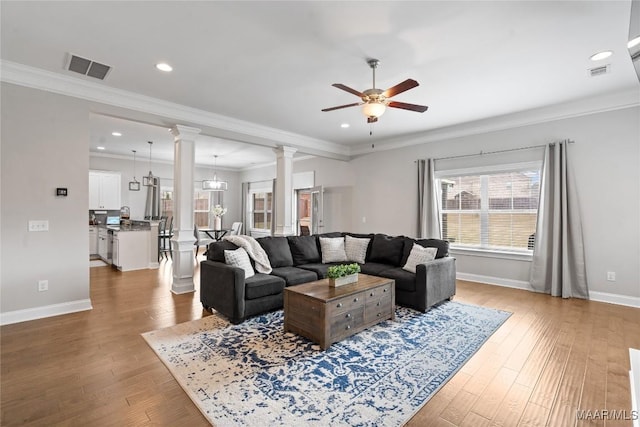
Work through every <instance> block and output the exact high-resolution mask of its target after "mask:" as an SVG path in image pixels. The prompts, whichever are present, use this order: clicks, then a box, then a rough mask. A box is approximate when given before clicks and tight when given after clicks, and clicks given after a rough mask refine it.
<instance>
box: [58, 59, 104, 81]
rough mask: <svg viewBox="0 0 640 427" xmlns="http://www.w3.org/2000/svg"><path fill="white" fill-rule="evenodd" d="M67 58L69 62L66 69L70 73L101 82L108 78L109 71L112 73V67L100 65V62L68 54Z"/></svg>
mask: <svg viewBox="0 0 640 427" xmlns="http://www.w3.org/2000/svg"><path fill="white" fill-rule="evenodd" d="M67 56H68V60H67V66H66V69H67V70H69V71H73V72H75V73H80V74H83V75H85V76H89V77H94V78H96V79H100V80H104V79H105V77H107V74H109V71H111V67H110V66H108V65H104V64H100V63H99V62H95V61H92V60H90V59H86V58H82V57H80V56H77V55H72V54H68V55H67Z"/></svg>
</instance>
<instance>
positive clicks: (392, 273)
mask: <svg viewBox="0 0 640 427" xmlns="http://www.w3.org/2000/svg"><path fill="white" fill-rule="evenodd" d="M377 275H378V276H380V277H386V278H387V279H393V280H395V281H396V289H399V290H401V291H409V292H414V291H415V290H416V275H415V274H413V273H409V272H408V271H406V270H403V269H402V268H400V267H396V268H389V269H387V270H383V271H381V272H379V273H378V274H377Z"/></svg>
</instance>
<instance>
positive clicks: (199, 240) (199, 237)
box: [193, 224, 215, 261]
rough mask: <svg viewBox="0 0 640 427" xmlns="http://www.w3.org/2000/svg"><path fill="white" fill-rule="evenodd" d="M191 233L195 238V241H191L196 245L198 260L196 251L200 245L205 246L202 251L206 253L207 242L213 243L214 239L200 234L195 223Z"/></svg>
mask: <svg viewBox="0 0 640 427" xmlns="http://www.w3.org/2000/svg"><path fill="white" fill-rule="evenodd" d="M193 235H194V236H195V238H196V241H195V242H194V243H193V244H194V245H195V247H196V255H195V257H196V261H197V260H198V251H199V250H200V246H204V247H205V251H204V253H205V254H206V253H207V249H206V248H207V246H209V243H213V242H215V240H214V239H211V238H209V237H204V236H203V235H202V232H201V231H200V230H198V224H195V225H194V226H193Z"/></svg>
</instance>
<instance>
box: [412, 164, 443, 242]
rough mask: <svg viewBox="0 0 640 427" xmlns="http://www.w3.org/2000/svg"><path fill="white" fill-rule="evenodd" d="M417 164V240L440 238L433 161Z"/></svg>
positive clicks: (440, 229) (440, 231)
mask: <svg viewBox="0 0 640 427" xmlns="http://www.w3.org/2000/svg"><path fill="white" fill-rule="evenodd" d="M417 163H418V238H420V239H426V238H435V239H441V238H442V228H441V227H440V213H439V210H438V205H439V203H438V191H437V188H436V180H435V160H434V159H426V160H425V159H420V160H418V161H417Z"/></svg>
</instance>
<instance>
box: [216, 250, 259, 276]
mask: <svg viewBox="0 0 640 427" xmlns="http://www.w3.org/2000/svg"><path fill="white" fill-rule="evenodd" d="M224 261H225V263H226V264H227V265H231V266H233V267H238V268H242V269H243V270H244V278H245V279H248V278H249V277H252V276H255V274H256V273H255V272H254V271H253V267H251V261H250V260H249V255H248V254H247V251H245V250H244V249H242V248H238V249H236V250H235V251H224Z"/></svg>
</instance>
